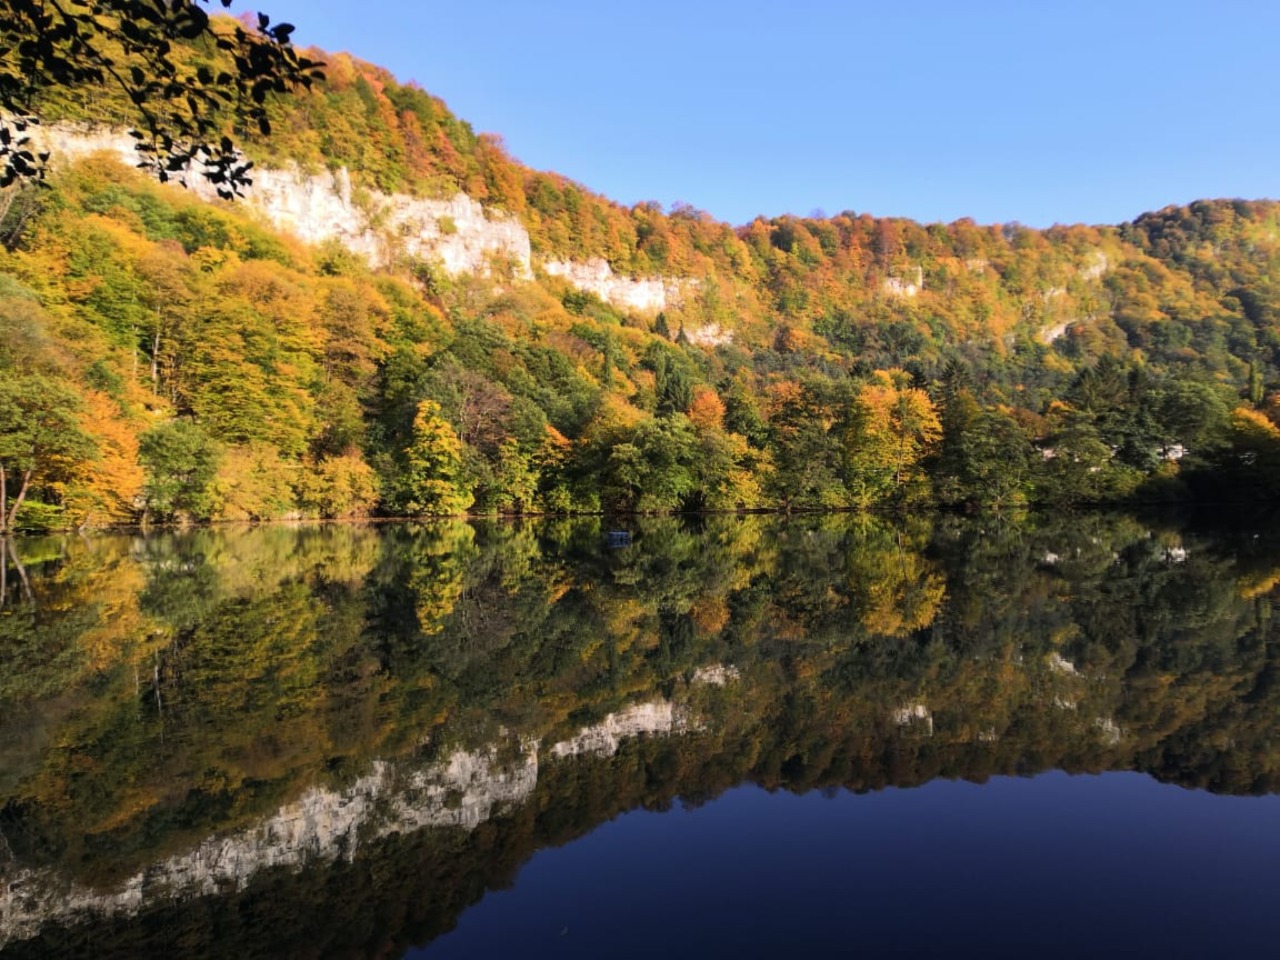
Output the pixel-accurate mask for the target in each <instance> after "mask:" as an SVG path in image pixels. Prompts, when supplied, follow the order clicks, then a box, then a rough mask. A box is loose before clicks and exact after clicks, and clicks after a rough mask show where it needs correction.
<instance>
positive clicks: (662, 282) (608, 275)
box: [542, 257, 697, 340]
mask: <svg viewBox="0 0 1280 960" xmlns="http://www.w3.org/2000/svg"><path fill="white" fill-rule="evenodd" d="M542 267H543V269H544V270H546V271H547V273H549V274H551V276H553V277H564V279H566V280H568V281H569V283H571V284H572V285H573V286H575V287H577V288H578V289H579V290H586V291H589V292H590V293H594V294H595V295H596V296H597V297H599V298H600V299H601V300H604V301H605V302H606V303H611V304H613V305H614V306H616V307H625V308H627V309H630V310H635V311H637V312H640V313H657V312H658V311H659V310H667V309H670V308H671V307H676V306H679V305H680V303H681V301H682V299H683V293H684V290H685V288H687V287H692V286H695V285H696V284H697V281H696V280H675V279H671V278H663V277H657V278H649V279H638V278H632V277H620V276H618V275H617V274H616V273H614V272H613V268H612V267H611V266H609V263H608V261H606V260H604V259H603V258H601V257H594V258H592V259H591V260H588V261H587V262H586V263H574V262H572V261H569V260H548V261H547V262H546V263H544V264H543V265H542ZM686 336H688V337H689V339H691V340H692V339H693V335H692V334H689V333H687V332H686Z"/></svg>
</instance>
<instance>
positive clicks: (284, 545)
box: [0, 515, 1280, 957]
mask: <svg viewBox="0 0 1280 960" xmlns="http://www.w3.org/2000/svg"><path fill="white" fill-rule="evenodd" d="M631 532H632V533H633V535H634V536H633V538H632V542H631V543H630V545H629V546H625V547H621V548H616V547H611V546H610V540H609V538H608V536H607V533H608V528H607V527H604V526H602V525H601V523H600V522H599V521H581V522H567V521H549V522H539V523H523V524H504V523H491V524H483V523H482V524H463V523H442V524H424V525H394V526H380V527H362V526H350V525H329V526H306V527H297V528H291V527H283V526H275V527H264V528H258V529H242V530H232V529H228V530H216V531H208V530H206V531H192V532H187V533H174V534H160V535H152V536H140V535H139V536H118V537H97V538H91V539H86V538H80V537H68V538H61V539H48V540H32V541H21V542H19V543H18V544H17V550H16V551H15V554H14V556H12V557H10V558H8V559H7V560H6V564H5V571H4V586H3V590H2V591H0V595H2V596H3V599H4V605H3V607H0V841H2V842H0V876H2V877H3V879H4V886H3V888H0V955H3V956H5V957H10V956H13V957H19V956H54V957H78V956H85V957H88V956H94V957H117V956H118V957H125V956H174V955H184V956H210V957H222V956H226V957H246V956H249V957H257V956H263V957H267V956H298V957H303V956H305V957H314V956H380V957H381V956H392V957H394V956H400V955H403V954H405V953H406V952H412V954H413V955H415V956H416V955H422V956H427V957H434V956H440V957H448V956H486V955H509V954H511V953H514V952H516V951H519V952H521V953H524V954H527V955H534V956H538V955H547V956H640V955H651V954H652V953H655V952H658V951H661V952H663V953H665V954H667V955H683V956H706V955H715V954H731V955H777V954H779V953H785V952H786V951H788V950H795V949H811V950H815V951H817V950H819V949H821V950H824V951H836V952H859V951H860V952H862V953H865V954H869V955H883V954H886V953H890V954H892V953H897V954H900V955H955V954H957V953H960V954H963V953H970V952H974V953H976V952H982V953H985V954H986V955H1008V956H1014V955H1025V954H1026V953H1028V952H1033V953H1034V954H1045V953H1059V954H1062V955H1067V954H1072V953H1075V954H1078V953H1081V952H1087V953H1114V954H1117V955H1118V954H1120V953H1130V954H1132V953H1134V952H1137V953H1140V954H1141V953H1161V954H1163V955H1192V956H1200V955H1206V954H1219V955H1220V954H1222V953H1224V952H1226V953H1240V952H1244V951H1246V950H1254V949H1257V948H1259V947H1260V946H1261V945H1263V944H1268V943H1272V942H1274V941H1275V937H1276V935H1277V933H1280V931H1278V930H1277V929H1276V927H1277V926H1278V925H1280V922H1278V921H1277V920H1276V919H1275V917H1276V915H1275V913H1274V911H1272V910H1270V909H1268V904H1270V903H1273V902H1274V901H1275V896H1276V894H1277V893H1280V890H1277V886H1278V883H1277V870H1276V869H1274V868H1273V867H1272V865H1273V864H1275V863H1280V857H1277V854H1278V853H1280V850H1278V849H1277V843H1278V842H1280V841H1278V840H1277V838H1280V830H1277V827H1280V822H1278V821H1277V817H1278V816H1280V808H1277V806H1276V797H1275V796H1274V795H1273V794H1275V793H1276V792H1278V791H1280V778H1278V777H1277V770H1278V768H1280V751H1278V750H1277V747H1276V746H1275V743H1276V741H1277V737H1276V735H1277V732H1280V691H1278V690H1277V688H1276V684H1275V679H1276V677H1277V663H1276V661H1277V653H1276V646H1275V643H1274V640H1273V629H1272V616H1271V610H1272V598H1273V596H1274V594H1275V585H1276V584H1277V583H1278V582H1280V552H1278V551H1275V550H1272V549H1271V548H1270V546H1269V544H1270V543H1271V540H1272V538H1271V537H1270V535H1269V534H1268V533H1267V532H1266V531H1265V530H1264V529H1262V528H1253V529H1251V530H1250V531H1246V532H1244V533H1240V532H1238V531H1234V532H1233V531H1221V530H1218V531H1210V530H1205V529H1197V528H1194V527H1189V526H1187V525H1185V524H1181V523H1174V522H1170V521H1152V520H1141V519H1137V518H1133V517H1126V516H1120V515H1105V516H1104V515H1080V516H1073V517H1066V518H1059V519H1053V518H1039V519H1037V518H1030V519H1027V520H1025V521H1023V522H1019V523H1010V522H998V521H985V522H977V521H964V520H959V519H955V518H946V519H942V520H938V521H927V520H923V519H917V520H913V521H911V522H909V523H907V524H905V525H894V524H891V523H885V522H880V521H875V520H866V519H859V518H855V517H848V516H845V517H831V518H803V519H791V520H787V519H778V518H758V517H747V518H732V517H723V518H710V519H706V520H701V521H697V522H687V521H686V522H681V521H677V520H650V521H645V522H643V523H639V524H637V525H635V526H634V527H632V530H631Z"/></svg>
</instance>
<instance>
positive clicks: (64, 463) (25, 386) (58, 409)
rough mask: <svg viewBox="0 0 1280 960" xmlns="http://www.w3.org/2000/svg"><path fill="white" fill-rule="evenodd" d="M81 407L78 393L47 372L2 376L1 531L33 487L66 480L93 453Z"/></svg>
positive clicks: (11, 525)
mask: <svg viewBox="0 0 1280 960" xmlns="http://www.w3.org/2000/svg"><path fill="white" fill-rule="evenodd" d="M79 409H80V399H79V397H77V396H76V394H75V393H74V392H72V391H71V390H70V389H68V388H67V387H65V386H63V385H62V384H60V383H58V382H57V381H55V380H51V379H50V378H48V377H45V376H40V375H29V376H5V377H4V378H0V535H4V534H6V533H9V532H10V531H11V530H13V528H14V523H15V521H16V520H17V518H18V511H19V510H20V509H22V505H23V503H24V502H25V501H26V499H27V495H28V493H30V492H31V490H32V488H33V486H38V485H42V484H51V483H56V482H58V481H60V480H64V479H66V478H67V477H68V476H69V475H70V474H71V473H72V472H73V471H74V470H75V469H76V468H77V467H78V466H79V465H80V464H81V463H83V462H84V461H86V460H89V459H92V458H93V457H94V455H95V454H96V452H97V448H96V446H95V444H94V442H93V440H92V439H91V438H90V437H89V436H88V435H87V434H86V433H85V432H84V430H83V429H82V428H81V426H80V421H79V419H78V418H77V416H76V411H77V410H79ZM11 488H12V489H13V493H12V502H11V501H10V497H11V494H10V489H11Z"/></svg>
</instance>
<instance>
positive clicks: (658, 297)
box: [36, 124, 696, 313]
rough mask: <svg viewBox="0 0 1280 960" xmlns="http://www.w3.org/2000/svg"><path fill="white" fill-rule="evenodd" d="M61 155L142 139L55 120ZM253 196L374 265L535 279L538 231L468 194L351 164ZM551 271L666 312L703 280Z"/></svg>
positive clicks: (49, 132) (551, 264) (278, 173)
mask: <svg viewBox="0 0 1280 960" xmlns="http://www.w3.org/2000/svg"><path fill="white" fill-rule="evenodd" d="M36 138H37V143H38V145H39V146H40V147H41V148H42V149H50V150H52V151H53V154H54V156H55V157H66V158H85V157H89V156H92V155H94V154H108V155H110V156H112V157H115V158H117V159H119V160H121V161H122V162H124V163H125V164H127V165H129V166H135V165H136V164H137V160H138V154H137V152H136V151H135V150H134V141H133V140H132V139H131V138H130V137H128V136H126V135H125V134H123V133H120V132H118V131H115V130H108V129H98V128H90V127H83V126H71V125H66V124H62V125H53V126H50V127H48V128H45V129H42V130H40V131H39V132H38V133H37V134H36ZM188 184H189V189H190V190H191V192H192V193H193V194H195V195H196V196H198V197H200V198H201V199H202V200H208V201H213V200H216V199H217V198H218V195H217V189H216V188H215V187H214V186H213V184H211V183H209V182H208V181H207V180H205V179H204V178H203V177H200V176H195V175H193V176H191V177H189V178H188ZM244 203H246V204H247V205H248V206H249V207H250V208H252V209H253V210H254V211H256V212H257V213H259V214H260V215H262V216H263V217H264V218H265V219H266V220H267V221H268V222H269V223H270V224H271V225H272V226H274V227H276V228H277V229H279V230H284V231H286V232H288V233H292V234H293V235H294V236H296V237H297V238H298V239H300V240H302V241H304V242H305V243H312V244H315V243H323V242H327V241H337V242H338V243H341V244H342V245H343V246H344V247H346V248H347V249H349V250H351V251H352V252H354V253H357V254H359V255H361V256H363V257H365V258H366V259H367V260H369V262H370V263H371V264H373V265H375V266H378V265H385V264H387V263H389V262H391V261H392V260H394V259H395V258H396V257H397V256H407V257H410V258H413V259H418V260H426V261H434V262H437V263H439V264H440V265H441V266H442V267H443V269H444V270H445V271H446V272H447V273H449V274H450V275H452V276H458V275H460V274H480V275H488V274H490V273H491V272H493V271H494V269H495V267H498V268H501V269H503V270H505V269H506V268H507V265H510V268H512V270H513V272H514V275H515V276H516V277H519V278H521V279H528V278H530V277H532V276H533V271H532V253H531V251H530V244H529V233H528V231H527V230H525V228H524V227H523V226H522V225H521V224H520V222H519V221H518V220H516V219H515V218H514V217H512V216H510V215H508V214H505V213H502V212H499V211H494V210H486V209H485V208H484V207H483V206H482V205H481V204H480V203H478V202H477V201H475V200H473V199H471V198H470V197H468V196H467V195H466V194H465V193H458V194H455V195H454V197H453V198H452V199H450V200H427V199H423V198H420V197H411V196H408V195H406V194H398V193H397V194H384V193H376V192H373V191H364V190H353V189H352V186H351V178H350V176H349V175H348V174H347V171H346V170H345V169H339V170H337V171H332V172H331V171H323V172H321V173H305V172H303V171H302V170H299V169H298V168H296V167H292V168H284V169H271V168H266V167H256V168H255V169H254V171H253V186H252V187H250V188H249V189H248V191H247V192H246V194H245V198H244ZM543 268H544V269H545V270H546V271H547V273H549V274H551V275H552V276H557V277H563V278H564V279H565V280H567V281H568V282H569V283H570V284H571V285H572V286H574V287H576V288H577V289H579V290H585V291H589V292H591V293H594V294H595V295H596V296H598V297H600V299H602V300H604V301H606V302H607V303H611V304H613V305H614V306H616V307H621V308H622V309H624V310H633V311H636V312H639V313H657V312H658V311H659V310H665V309H668V308H669V307H674V306H678V305H679V304H680V301H681V298H682V295H683V293H684V292H685V291H686V290H687V289H689V288H690V287H692V286H693V285H694V284H695V283H696V281H692V280H677V279H672V278H665V277H656V278H648V279H633V278H630V277H619V276H617V275H616V274H615V273H614V272H613V270H612V269H611V268H610V266H609V264H608V263H607V262H605V261H604V260H602V259H600V258H595V259H592V260H589V261H587V262H586V263H576V262H573V261H568V260H551V261H548V262H546V263H545V264H543Z"/></svg>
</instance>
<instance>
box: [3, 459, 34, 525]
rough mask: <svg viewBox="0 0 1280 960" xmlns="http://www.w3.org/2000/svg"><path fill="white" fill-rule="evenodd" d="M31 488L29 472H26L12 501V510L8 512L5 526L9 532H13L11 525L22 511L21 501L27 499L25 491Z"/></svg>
mask: <svg viewBox="0 0 1280 960" xmlns="http://www.w3.org/2000/svg"><path fill="white" fill-rule="evenodd" d="M30 487H31V471H30V470H28V471H27V472H26V473H24V474H23V475H22V486H21V487H19V488H18V496H17V498H16V499H15V500H14V501H13V508H12V509H11V510H10V511H9V517H8V521H7V522H6V524H5V526H6V528H7V529H8V531H9V532H12V531H13V525H14V524H15V523H16V522H17V520H18V511H19V510H21V509H22V501H23V500H25V499H27V490H28V489H30Z"/></svg>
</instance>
